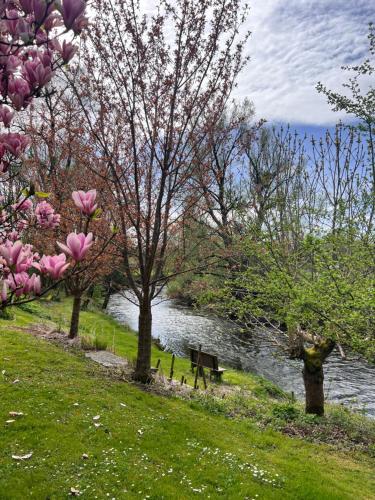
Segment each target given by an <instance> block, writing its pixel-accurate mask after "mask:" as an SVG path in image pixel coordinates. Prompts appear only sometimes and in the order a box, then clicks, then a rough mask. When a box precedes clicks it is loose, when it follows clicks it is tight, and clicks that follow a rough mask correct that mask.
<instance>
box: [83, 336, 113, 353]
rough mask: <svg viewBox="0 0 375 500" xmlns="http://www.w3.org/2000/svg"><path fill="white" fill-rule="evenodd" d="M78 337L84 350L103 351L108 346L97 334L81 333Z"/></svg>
mask: <svg viewBox="0 0 375 500" xmlns="http://www.w3.org/2000/svg"><path fill="white" fill-rule="evenodd" d="M80 339H81V347H82V349H83V350H85V351H105V350H106V349H107V346H108V344H107V342H106V341H105V340H104V339H100V338H98V337H97V336H95V337H90V336H89V335H83V336H82V337H80Z"/></svg>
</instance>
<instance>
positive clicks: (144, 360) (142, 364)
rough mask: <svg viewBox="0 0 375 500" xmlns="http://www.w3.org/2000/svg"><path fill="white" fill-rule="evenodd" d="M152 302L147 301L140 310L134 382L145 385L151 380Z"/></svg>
mask: <svg viewBox="0 0 375 500" xmlns="http://www.w3.org/2000/svg"><path fill="white" fill-rule="evenodd" d="M151 326H152V314H151V301H150V300H148V299H145V300H144V302H143V303H142V304H141V305H140V308H139V318H138V353H137V363H136V367H135V372H134V374H133V378H134V380H137V381H139V382H142V383H144V384H146V383H148V382H150V380H151Z"/></svg>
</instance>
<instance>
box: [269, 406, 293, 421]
mask: <svg viewBox="0 0 375 500" xmlns="http://www.w3.org/2000/svg"><path fill="white" fill-rule="evenodd" d="M272 414H273V416H274V417H276V418H279V419H281V420H285V421H287V422H290V421H291V420H296V419H297V418H298V417H299V416H300V411H299V410H298V408H296V407H295V406H294V405H293V404H291V403H281V404H277V405H275V406H274V408H272Z"/></svg>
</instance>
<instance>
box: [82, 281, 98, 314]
mask: <svg viewBox="0 0 375 500" xmlns="http://www.w3.org/2000/svg"><path fill="white" fill-rule="evenodd" d="M94 290H95V287H94V285H91V286H90V288H89V289H88V290H87V294H86V298H85V301H84V302H83V304H82V307H81V310H82V311H87V309H88V307H89V304H90V301H91V299H92V298H93V296H94Z"/></svg>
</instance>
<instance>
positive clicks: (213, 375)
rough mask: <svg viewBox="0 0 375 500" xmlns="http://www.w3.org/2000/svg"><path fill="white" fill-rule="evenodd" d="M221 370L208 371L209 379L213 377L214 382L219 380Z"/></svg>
mask: <svg viewBox="0 0 375 500" xmlns="http://www.w3.org/2000/svg"><path fill="white" fill-rule="evenodd" d="M221 375H222V373H221V372H216V371H215V370H211V371H210V380H211V379H212V378H213V379H214V381H215V382H221Z"/></svg>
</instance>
